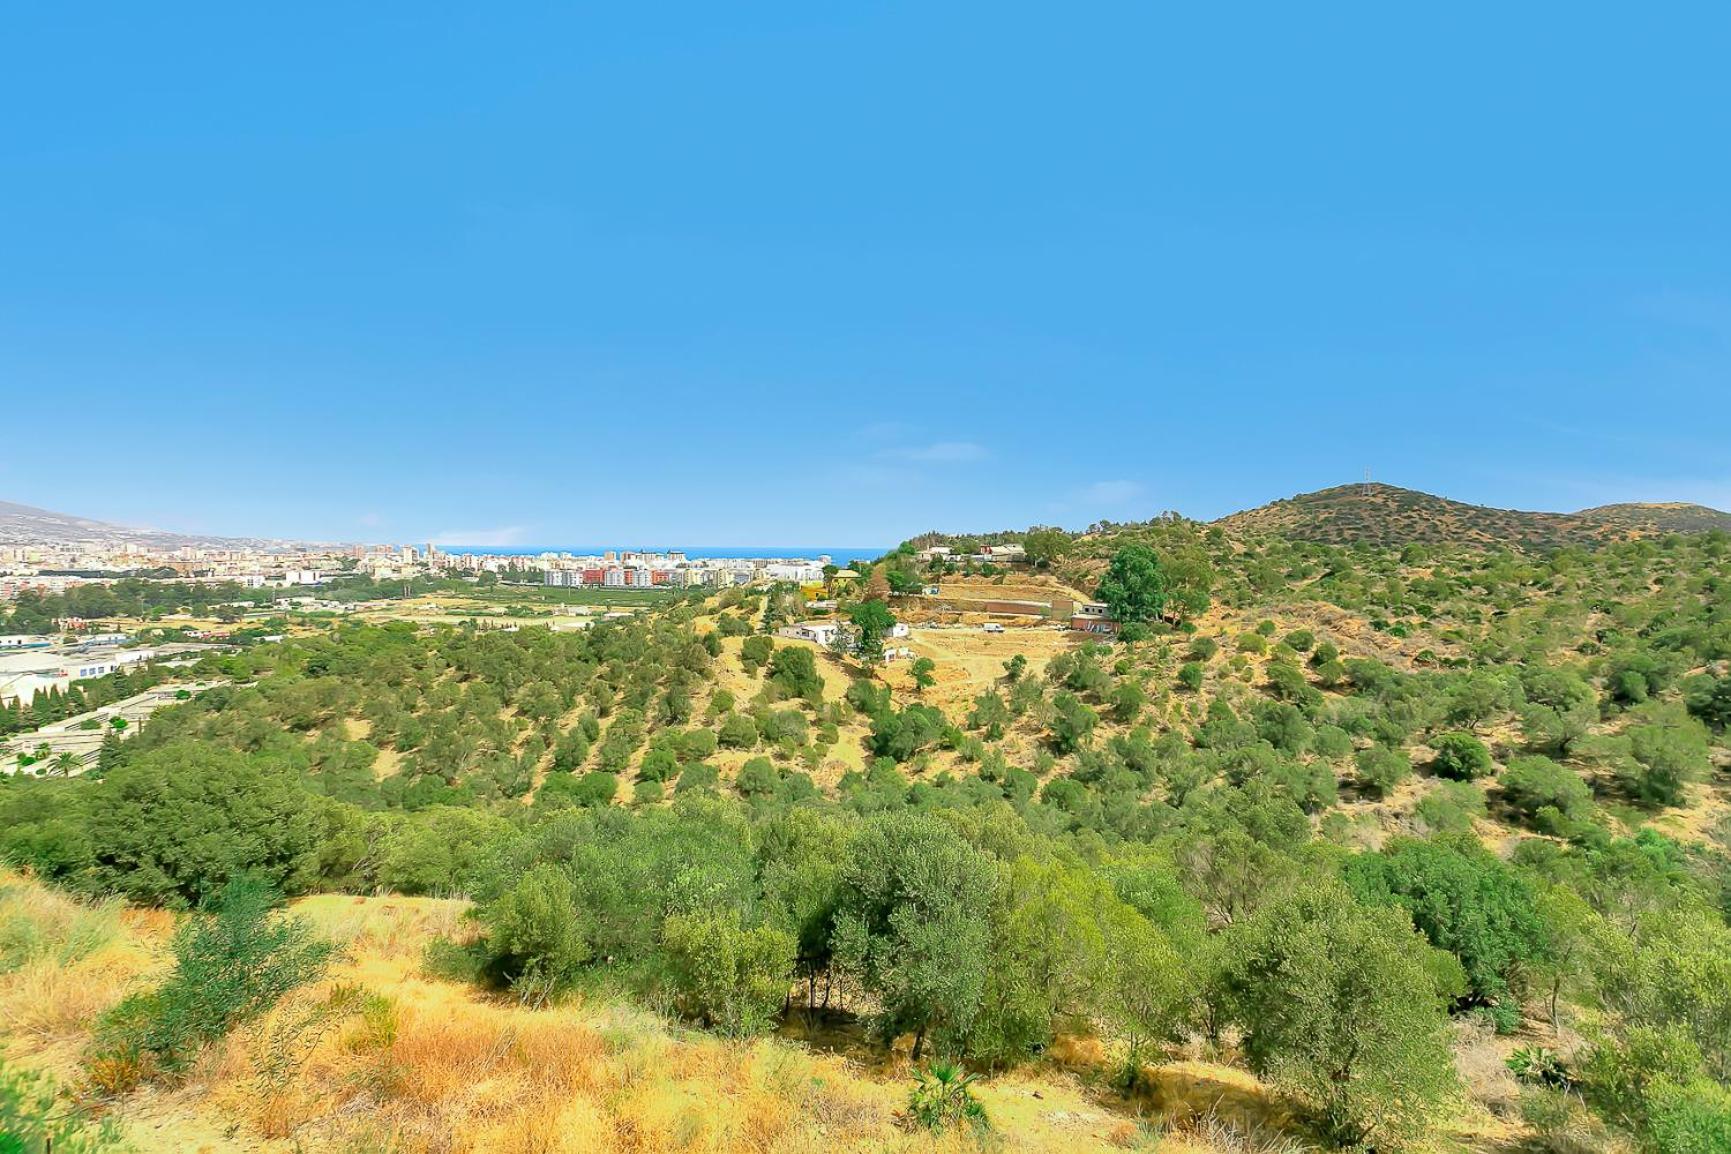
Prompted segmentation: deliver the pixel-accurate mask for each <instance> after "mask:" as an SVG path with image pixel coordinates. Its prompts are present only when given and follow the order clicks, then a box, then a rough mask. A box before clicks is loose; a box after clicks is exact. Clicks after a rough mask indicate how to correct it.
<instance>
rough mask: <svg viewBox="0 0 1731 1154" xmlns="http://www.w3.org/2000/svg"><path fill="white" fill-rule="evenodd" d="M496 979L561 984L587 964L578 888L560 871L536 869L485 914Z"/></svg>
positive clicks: (544, 868)
mask: <svg viewBox="0 0 1731 1154" xmlns="http://www.w3.org/2000/svg"><path fill="white" fill-rule="evenodd" d="M481 921H482V923H483V924H484V925H485V926H486V927H487V951H488V954H489V955H490V959H491V961H490V968H491V970H492V971H493V974H494V976H496V977H497V978H500V979H502V980H503V981H505V982H508V983H510V984H512V985H516V984H519V983H534V982H544V983H546V984H548V985H558V984H561V983H563V982H566V981H569V980H570V979H571V978H572V977H574V976H575V975H576V973H577V971H578V969H579V968H580V967H581V966H582V965H583V963H584V962H586V961H588V960H589V954H590V949H589V941H588V937H587V934H586V932H585V927H584V924H583V918H582V911H581V910H580V909H579V907H578V904H577V889H576V887H575V886H574V885H572V884H571V879H570V878H569V877H567V876H566V874H565V872H564V871H563V870H561V869H559V868H558V867H556V866H552V865H538V866H535V867H533V868H532V869H530V870H529V871H528V872H527V873H525V874H524V875H523V876H522V877H521V878H519V879H518V880H517V883H516V884H515V885H513V886H512V887H511V888H510V889H508V890H506V891H505V892H504V894H502V895H501V896H500V897H499V898H498V899H497V900H496V901H494V902H493V903H492V904H491V905H489V906H488V907H487V909H486V910H485V912H483V914H482V915H481Z"/></svg>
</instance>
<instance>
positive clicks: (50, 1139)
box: [0, 1064, 130, 1154]
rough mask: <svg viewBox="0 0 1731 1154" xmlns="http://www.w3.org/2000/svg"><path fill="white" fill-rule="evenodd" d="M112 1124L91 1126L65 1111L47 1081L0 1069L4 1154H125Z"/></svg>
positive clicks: (1, 1147)
mask: <svg viewBox="0 0 1731 1154" xmlns="http://www.w3.org/2000/svg"><path fill="white" fill-rule="evenodd" d="M129 1148H130V1147H128V1145H127V1144H126V1143H124V1142H122V1141H121V1138H120V1134H119V1132H118V1131H117V1130H116V1129H115V1127H114V1124H113V1122H111V1121H107V1120H104V1121H102V1122H100V1123H88V1122H87V1121H86V1119H85V1118H84V1117H82V1116H81V1114H80V1112H79V1111H75V1110H70V1109H67V1108H65V1106H64V1104H63V1103H61V1102H60V1101H59V1100H58V1097H57V1095H56V1094H55V1091H54V1085H53V1083H51V1082H50V1081H49V1080H48V1078H47V1077H46V1076H45V1075H43V1074H40V1073H37V1072H35V1071H31V1070H21V1069H14V1068H11V1067H8V1066H6V1065H4V1064H0V1154H37V1152H38V1151H52V1152H53V1154H107V1152H110V1151H112V1152H113V1154H122V1152H123V1151H125V1150H127V1149H129Z"/></svg>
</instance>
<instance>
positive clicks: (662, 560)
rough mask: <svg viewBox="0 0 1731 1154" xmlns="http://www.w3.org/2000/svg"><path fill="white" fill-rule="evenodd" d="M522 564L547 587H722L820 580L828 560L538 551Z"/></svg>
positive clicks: (668, 553) (808, 582)
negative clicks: (538, 573) (536, 571)
mask: <svg viewBox="0 0 1731 1154" xmlns="http://www.w3.org/2000/svg"><path fill="white" fill-rule="evenodd" d="M516 560H517V561H518V562H519V563H520V564H525V565H529V566H531V567H534V568H537V569H540V570H542V571H543V573H544V574H545V577H544V578H543V580H544V581H545V582H546V583H547V584H548V585H561V586H594V587H599V588H622V589H651V588H675V589H696V588H713V589H726V588H730V587H732V586H735V585H766V584H770V583H773V582H779V581H786V582H791V583H793V584H796V585H809V584H814V583H816V582H819V581H822V580H823V579H824V572H823V569H824V566H825V565H828V564H829V563H830V559H829V557H827V556H820V557H816V558H813V559H810V560H807V559H804V558H798V559H784V558H771V557H689V556H687V555H686V554H684V553H682V552H679V551H677V550H673V551H669V552H666V553H643V552H634V551H630V550H625V551H614V550H608V551H607V552H605V553H602V554H600V555H598V556H591V557H582V556H578V555H576V554H573V553H542V554H539V555H538V556H535V557H519V558H517V559H516Z"/></svg>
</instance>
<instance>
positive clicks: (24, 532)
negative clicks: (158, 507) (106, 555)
mask: <svg viewBox="0 0 1731 1154" xmlns="http://www.w3.org/2000/svg"><path fill="white" fill-rule="evenodd" d="M87 542H88V543H94V544H102V545H122V544H124V545H149V546H152V547H154V548H158V549H178V548H180V547H181V546H185V545H206V546H213V547H216V548H224V547H229V548H244V547H247V546H252V547H255V548H256V547H262V546H267V545H272V544H281V542H276V541H270V540H266V539H264V538H254V537H216V536H210V535H203V536H201V535H198V534H190V533H170V532H168V531H166V530H163V529H142V528H137V527H134V526H131V525H115V524H113V523H111V522H108V521H92V520H91V519H90V518H88V517H74V516H72V515H71V514H68V513H55V512H51V511H50V510H48V509H37V508H34V507H32V506H30V505H17V504H14V503H12V502H11V501H0V545H78V544H84V543H87Z"/></svg>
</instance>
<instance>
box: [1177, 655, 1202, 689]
mask: <svg viewBox="0 0 1731 1154" xmlns="http://www.w3.org/2000/svg"><path fill="white" fill-rule="evenodd" d="M1178 684H1180V685H1182V686H1183V687H1184V688H1186V689H1188V690H1190V691H1191V692H1193V693H1194V692H1195V691H1196V690H1198V689H1201V688H1202V666H1201V664H1200V663H1198V662H1195V661H1190V662H1186V663H1185V664H1184V666H1183V667H1182V668H1180V669H1179V670H1178Z"/></svg>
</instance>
